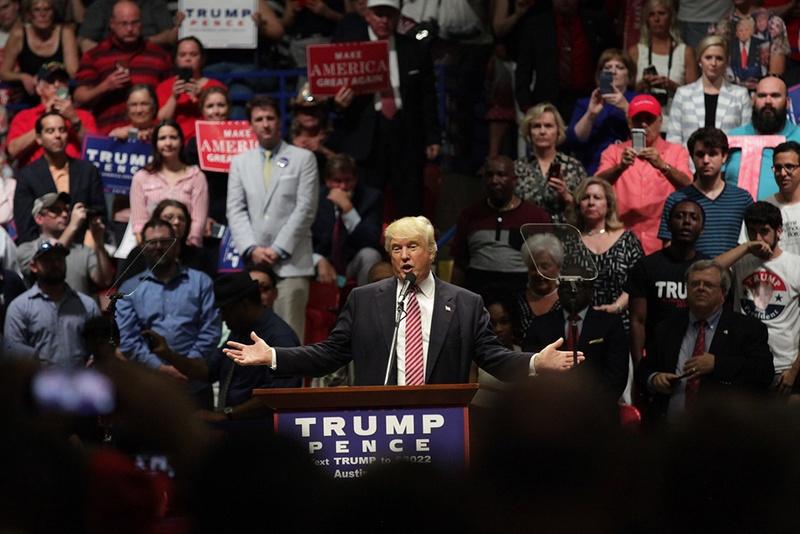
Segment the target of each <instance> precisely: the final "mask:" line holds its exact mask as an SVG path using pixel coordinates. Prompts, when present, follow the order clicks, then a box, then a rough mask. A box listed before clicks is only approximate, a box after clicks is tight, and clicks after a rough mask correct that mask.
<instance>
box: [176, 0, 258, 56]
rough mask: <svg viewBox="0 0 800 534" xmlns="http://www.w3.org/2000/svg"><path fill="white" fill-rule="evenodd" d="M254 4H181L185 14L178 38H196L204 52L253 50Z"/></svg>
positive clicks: (202, 0) (228, 0) (191, 0)
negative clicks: (205, 49) (209, 50)
mask: <svg viewBox="0 0 800 534" xmlns="http://www.w3.org/2000/svg"><path fill="white" fill-rule="evenodd" d="M257 9H258V8H257V6H256V0H225V2H224V5H221V4H219V3H218V2H216V1H214V0H180V1H179V2H178V10H179V11H182V12H183V13H184V14H185V18H184V20H183V22H182V23H181V26H180V30H179V37H180V38H181V39H183V38H184V37H189V36H192V37H197V38H198V39H200V42H201V43H203V46H204V47H206V48H251V49H252V48H256V46H257V44H258V30H257V28H256V24H255V22H254V21H253V13H255V12H256V10H257Z"/></svg>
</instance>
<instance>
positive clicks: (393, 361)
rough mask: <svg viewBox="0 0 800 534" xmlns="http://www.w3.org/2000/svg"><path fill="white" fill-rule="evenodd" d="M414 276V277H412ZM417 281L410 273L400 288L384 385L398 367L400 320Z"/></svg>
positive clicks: (386, 384)
mask: <svg viewBox="0 0 800 534" xmlns="http://www.w3.org/2000/svg"><path fill="white" fill-rule="evenodd" d="M412 277H413V278H412ZM415 282H416V276H414V275H413V274H409V275H407V276H406V278H405V280H404V281H403V286H404V287H403V288H402V289H401V290H400V299H399V300H398V301H397V311H396V312H395V316H394V329H393V331H392V348H391V350H390V351H389V361H388V362H386V375H385V376H384V379H383V385H384V386H388V385H389V376H390V375H391V372H392V369H393V368H395V367H397V336H398V335H399V333H400V321H402V320H403V317H405V315H404V314H405V308H406V303H405V300H406V296H407V295H408V292H409V290H410V289H411V286H413V285H414V283H415Z"/></svg>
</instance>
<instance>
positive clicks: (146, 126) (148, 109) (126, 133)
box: [108, 83, 157, 141]
mask: <svg viewBox="0 0 800 534" xmlns="http://www.w3.org/2000/svg"><path fill="white" fill-rule="evenodd" d="M156 104H157V100H156V93H155V91H153V88H152V87H150V86H149V85H146V84H143V83H138V84H136V85H134V86H132V87H131V88H130V89H129V90H128V99H127V101H126V105H127V110H128V121H129V122H128V124H126V125H125V126H120V127H118V128H114V129H113V130H111V131H110V132H109V133H108V136H109V137H115V138H117V139H119V140H120V141H150V134H151V133H152V132H153V126H154V124H155V119H156V110H157V108H156Z"/></svg>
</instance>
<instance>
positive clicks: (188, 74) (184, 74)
mask: <svg viewBox="0 0 800 534" xmlns="http://www.w3.org/2000/svg"><path fill="white" fill-rule="evenodd" d="M178 78H180V79H181V80H183V81H184V82H188V81H190V80H191V79H192V69H190V68H188V67H181V68H179V69H178Z"/></svg>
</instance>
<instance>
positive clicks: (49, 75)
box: [36, 61, 70, 83]
mask: <svg viewBox="0 0 800 534" xmlns="http://www.w3.org/2000/svg"><path fill="white" fill-rule="evenodd" d="M36 77H37V78H38V79H40V80H44V81H46V82H48V83H53V82H54V81H56V80H61V81H62V82H69V79H70V76H69V72H67V68H66V67H65V66H64V64H63V63H60V62H58V61H51V62H49V63H45V64H44V65H42V66H41V67H39V72H37V73H36Z"/></svg>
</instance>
